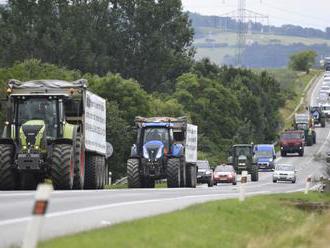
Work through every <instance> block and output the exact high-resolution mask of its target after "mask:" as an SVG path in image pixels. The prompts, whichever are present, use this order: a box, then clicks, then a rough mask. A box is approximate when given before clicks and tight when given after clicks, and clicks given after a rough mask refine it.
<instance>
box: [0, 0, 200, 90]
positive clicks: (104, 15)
mask: <svg viewBox="0 0 330 248" xmlns="http://www.w3.org/2000/svg"><path fill="white" fill-rule="evenodd" d="M192 40H193V30H192V27H191V24H190V21H189V19H188V16H187V14H186V13H184V12H183V11H182V4H181V1H180V0H137V1H129V0H104V1H99V0H76V1H71V0H29V1H22V0H8V5H6V6H2V7H1V6H0V66H12V65H13V64H14V63H15V62H17V61H20V62H22V61H24V60H26V59H30V58H37V59H41V60H42V61H43V62H48V63H52V64H57V65H59V66H66V67H69V68H71V69H78V70H80V71H81V72H83V73H86V72H90V73H96V74H98V75H106V74H107V73H108V72H112V73H119V74H121V75H122V76H123V77H124V78H133V79H136V80H137V81H138V82H139V83H140V84H141V85H142V86H143V88H144V89H145V90H147V91H149V92H150V91H154V90H158V89H159V88H160V87H161V86H162V87H163V88H165V89H174V82H175V79H176V78H177V77H178V76H179V75H181V74H182V73H183V72H187V71H188V70H189V68H190V66H191V63H192V56H193V53H194V50H193V48H192V47H191V45H192ZM164 84H165V86H163V85H164ZM172 91H173V90H172Z"/></svg>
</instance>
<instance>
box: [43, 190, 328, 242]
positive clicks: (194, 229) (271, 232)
mask: <svg viewBox="0 0 330 248" xmlns="http://www.w3.org/2000/svg"><path fill="white" fill-rule="evenodd" d="M311 202H312V203H317V204H319V203H326V204H327V205H329V204H330V194H327V195H326V194H320V193H310V194H309V195H304V194H302V193H294V194H278V195H269V196H258V197H251V198H248V199H247V200H246V201H245V202H244V203H239V202H238V200H237V199H232V200H223V201H214V202H209V203H205V204H200V205H194V206H191V207H189V208H187V209H184V210H180V211H176V212H173V213H169V214H163V215H160V216H156V217H151V218H145V219H141V220H136V221H132V222H128V223H123V224H118V225H115V226H112V227H108V228H103V229H99V230H94V231H90V232H84V233H80V234H77V235H73V236H67V237H62V238H58V239H54V240H49V241H46V242H43V243H41V245H40V247H43V248H48V247H54V248H55V247H72V248H74V247H79V248H83V247H267V248H268V247H270V248H272V247H327V246H319V245H322V244H329V243H327V242H330V237H329V235H328V233H329V230H330V225H329V223H328V221H327V220H329V218H328V219H326V217H330V215H329V212H328V210H324V211H321V212H320V211H315V209H314V210H302V209H300V208H297V206H295V205H296V204H297V203H299V204H302V205H304V206H308V203H311ZM307 209H308V208H307ZM316 234H317V235H316Z"/></svg>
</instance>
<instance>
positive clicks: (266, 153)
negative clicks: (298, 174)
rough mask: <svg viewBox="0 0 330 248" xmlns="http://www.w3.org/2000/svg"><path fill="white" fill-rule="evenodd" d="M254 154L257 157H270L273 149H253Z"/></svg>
mask: <svg viewBox="0 0 330 248" xmlns="http://www.w3.org/2000/svg"><path fill="white" fill-rule="evenodd" d="M255 155H256V157H257V158H261V157H272V156H273V151H272V150H268V151H255Z"/></svg>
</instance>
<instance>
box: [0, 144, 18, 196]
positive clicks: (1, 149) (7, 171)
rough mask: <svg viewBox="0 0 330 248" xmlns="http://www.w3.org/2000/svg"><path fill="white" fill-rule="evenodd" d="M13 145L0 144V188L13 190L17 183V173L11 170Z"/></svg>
mask: <svg viewBox="0 0 330 248" xmlns="http://www.w3.org/2000/svg"><path fill="white" fill-rule="evenodd" d="M13 156H14V154H13V146H12V145H9V144H1V145H0V190H14V189H15V188H16V183H17V174H16V173H15V171H14V170H13V168H12V167H11V166H12V163H13Z"/></svg>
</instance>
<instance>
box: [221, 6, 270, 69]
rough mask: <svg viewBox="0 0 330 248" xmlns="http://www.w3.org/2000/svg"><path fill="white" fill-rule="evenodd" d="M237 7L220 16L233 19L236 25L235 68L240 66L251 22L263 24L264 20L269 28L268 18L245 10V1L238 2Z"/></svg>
mask: <svg viewBox="0 0 330 248" xmlns="http://www.w3.org/2000/svg"><path fill="white" fill-rule="evenodd" d="M237 6H238V7H237V10H234V11H231V12H229V13H225V14H223V15H221V16H222V17H227V18H230V19H233V20H235V21H236V23H237V28H236V39H237V41H236V56H235V64H236V66H240V65H241V63H242V53H243V51H244V48H245V45H246V35H247V30H248V26H249V25H250V26H251V25H252V24H251V23H252V22H254V23H257V22H258V21H261V22H263V21H265V20H266V21H267V26H268V27H269V16H266V15H263V14H261V13H257V12H255V11H252V10H248V9H246V0H238V4H237ZM227 20H228V19H227ZM227 29H228V28H227V27H226V28H224V30H227Z"/></svg>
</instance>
